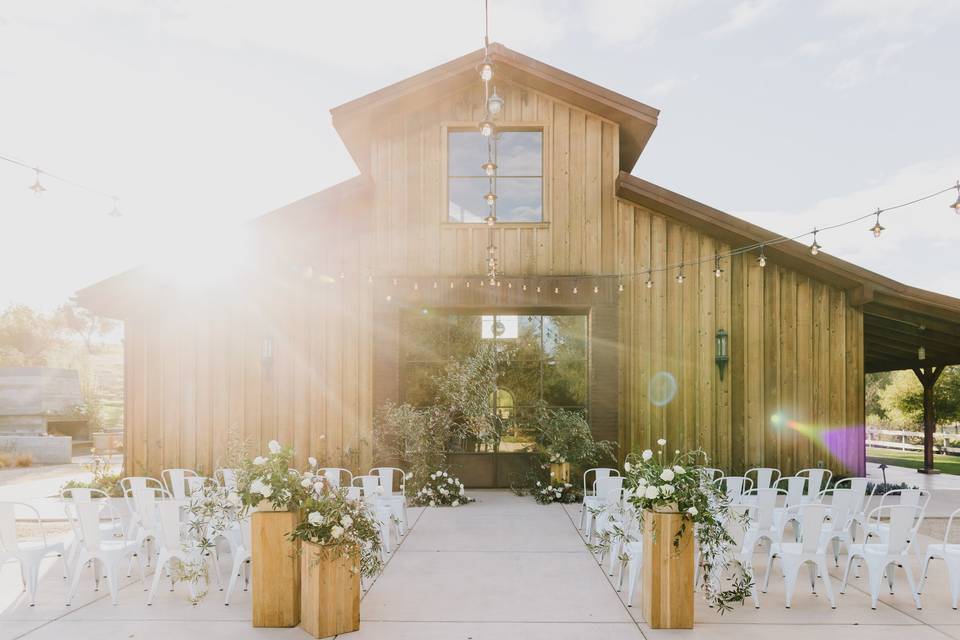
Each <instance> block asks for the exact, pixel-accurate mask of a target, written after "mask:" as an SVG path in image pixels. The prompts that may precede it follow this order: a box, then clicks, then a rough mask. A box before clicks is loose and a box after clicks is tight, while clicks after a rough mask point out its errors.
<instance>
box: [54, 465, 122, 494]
mask: <svg viewBox="0 0 960 640" xmlns="http://www.w3.org/2000/svg"><path fill="white" fill-rule="evenodd" d="M84 468H85V469H86V470H87V471H89V472H90V473H92V474H93V479H91V480H90V481H89V482H83V481H81V480H70V481H69V482H67V483H66V484H64V485H63V486H62V487H60V491H65V490H67V489H97V490H98V491H103V492H104V493H105V494H107V495H108V496H110V497H111V498H122V497H123V491H122V490H121V489H120V479H121V478H122V477H123V473H122V470H120V469H118V470H116V471H114V469H113V462H112V458H110V457H103V456H93V460H92V461H91V462H90V463H89V464H87V465H85V466H84Z"/></svg>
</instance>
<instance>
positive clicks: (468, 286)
mask: <svg viewBox="0 0 960 640" xmlns="http://www.w3.org/2000/svg"><path fill="white" fill-rule="evenodd" d="M469 288H470V281H469V280H467V289H469Z"/></svg>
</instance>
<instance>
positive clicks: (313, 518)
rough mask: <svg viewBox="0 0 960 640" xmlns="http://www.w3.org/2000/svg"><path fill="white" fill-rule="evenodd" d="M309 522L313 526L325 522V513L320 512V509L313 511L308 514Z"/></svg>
mask: <svg viewBox="0 0 960 640" xmlns="http://www.w3.org/2000/svg"><path fill="white" fill-rule="evenodd" d="M307 522H309V523H310V524H312V525H313V526H317V525H319V524H320V523H321V522H323V514H322V513H320V512H319V511H311V512H310V515H308V516H307Z"/></svg>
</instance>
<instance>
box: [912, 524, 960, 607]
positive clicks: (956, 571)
mask: <svg viewBox="0 0 960 640" xmlns="http://www.w3.org/2000/svg"><path fill="white" fill-rule="evenodd" d="M957 514H960V509H957V510H956V511H954V512H953V513H951V514H950V519H949V520H947V530H946V531H944V533H943V542H939V543H933V544H928V545H927V552H926V554H925V555H924V557H923V574H922V575H921V576H920V586H919V587H918V588H917V593H918V594H922V593H923V587H924V586H925V585H926V583H927V571H929V569H930V561H931V560H943V561H944V562H945V563H946V565H947V579H948V582H949V585H950V606H951V607H953V608H954V609H956V608H957V599H958V597H960V544H957V543H952V542H950V531H951V530H952V529H953V519H954V518H956V517H957Z"/></svg>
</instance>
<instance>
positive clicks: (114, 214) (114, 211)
mask: <svg viewBox="0 0 960 640" xmlns="http://www.w3.org/2000/svg"><path fill="white" fill-rule="evenodd" d="M119 200H120V199H119V198H117V196H113V208H112V209H110V211H108V212H107V215H108V216H110V217H111V218H119V217H121V216H123V214H122V213H120V207H119V206H118V202H119Z"/></svg>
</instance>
